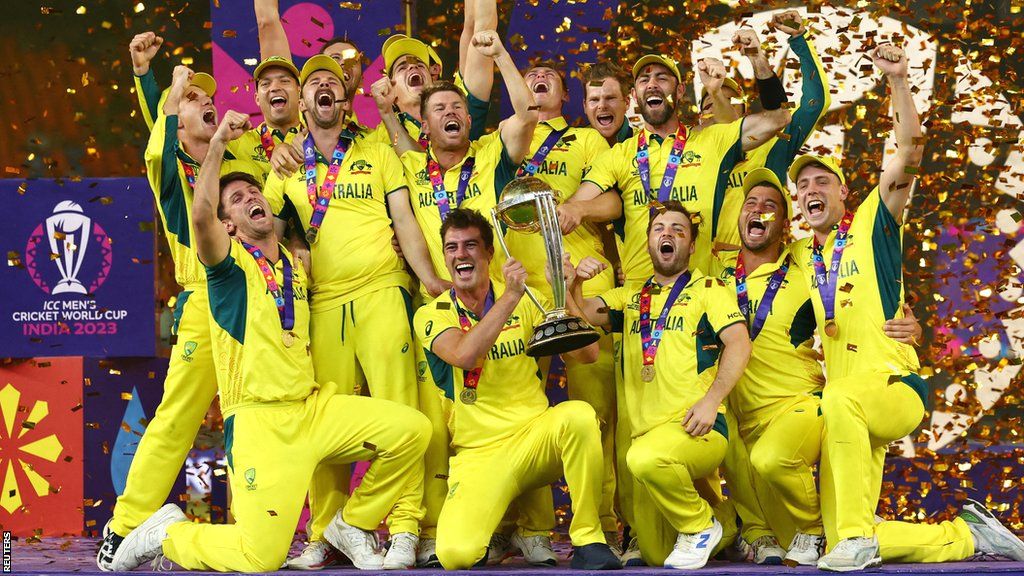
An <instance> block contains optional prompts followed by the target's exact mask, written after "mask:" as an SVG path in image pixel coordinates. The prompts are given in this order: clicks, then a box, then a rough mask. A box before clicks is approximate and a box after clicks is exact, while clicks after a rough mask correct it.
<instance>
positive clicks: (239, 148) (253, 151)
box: [233, 125, 299, 180]
mask: <svg viewBox="0 0 1024 576" xmlns="http://www.w3.org/2000/svg"><path fill="white" fill-rule="evenodd" d="M298 133H299V126H298V125H297V126H295V127H293V128H291V129H290V130H288V131H287V132H282V131H280V130H278V129H276V128H275V129H272V130H271V131H270V134H271V138H273V139H274V145H275V146H280V145H282V144H291V142H292V140H294V139H295V135H296V134H298ZM233 144H234V148H235V150H236V152H237V153H238V154H240V155H243V156H244V157H245V158H247V159H249V160H251V161H252V162H253V163H254V164H255V165H257V166H259V167H260V169H261V170H262V171H263V172H262V174H258V175H257V176H259V179H260V180H266V179H267V177H268V176H269V175H270V172H271V170H272V169H271V167H270V158H269V157H268V156H267V152H266V150H264V149H263V140H262V138H261V137H260V126H257V127H255V128H253V129H252V130H249V131H248V132H246V133H244V134H242V135H241V136H240V137H239V138H238V139H237V140H235V141H234V142H233Z"/></svg>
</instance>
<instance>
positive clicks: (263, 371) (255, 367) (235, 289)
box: [205, 241, 318, 416]
mask: <svg viewBox="0 0 1024 576" xmlns="http://www.w3.org/2000/svg"><path fill="white" fill-rule="evenodd" d="M280 249H281V251H282V253H284V254H286V255H287V257H288V260H289V261H290V262H291V263H292V264H293V266H292V278H293V280H292V282H293V284H292V286H293V291H294V294H295V300H294V302H295V325H294V327H293V328H292V329H291V332H292V333H293V334H294V338H295V340H294V343H293V344H292V346H291V347H286V346H285V345H284V341H283V339H282V334H283V333H284V329H283V328H282V327H281V319H280V315H279V314H278V311H277V304H276V303H275V302H274V296H273V295H272V294H271V293H270V290H269V289H268V288H267V282H266V280H265V279H264V278H263V273H262V272H261V271H260V267H259V265H257V264H256V260H255V259H254V258H253V257H252V255H251V254H249V252H248V251H247V250H246V249H245V247H244V246H242V244H241V243H240V242H235V241H232V242H231V249H230V251H229V252H228V255H227V257H226V258H225V259H224V260H223V261H222V262H220V263H219V264H216V265H214V266H210V267H206V271H205V273H206V279H207V280H206V281H207V285H208V286H209V294H210V313H211V314H210V331H211V335H212V341H213V352H214V358H217V362H216V367H217V387H218V390H219V391H220V408H221V410H222V411H223V412H224V415H225V416H229V415H231V414H232V413H234V412H235V411H236V410H238V409H239V408H243V407H245V406H248V405H253V404H263V403H268V402H298V401H302V400H304V399H305V398H306V397H308V396H309V395H310V394H312V393H313V391H314V390H316V389H317V388H318V385H317V383H316V381H315V380H314V379H313V361H312V359H311V358H310V356H309V305H308V294H307V278H306V274H305V272H304V271H303V269H302V265H301V264H299V263H298V262H296V261H295V258H294V257H293V256H292V255H291V254H290V253H289V252H288V251H287V250H286V249H285V248H284V246H281V247H280ZM273 266H274V276H275V278H276V279H277V283H278V286H280V287H281V288H282V290H283V287H284V260H283V259H281V258H279V259H278V260H277V262H273Z"/></svg>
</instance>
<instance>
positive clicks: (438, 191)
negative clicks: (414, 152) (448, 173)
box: [427, 148, 476, 222]
mask: <svg viewBox="0 0 1024 576" xmlns="http://www.w3.org/2000/svg"><path fill="white" fill-rule="evenodd" d="M475 162H476V159H475V158H473V157H472V156H470V157H469V158H466V160H465V161H463V163H462V171H461V172H459V187H458V188H457V189H456V191H455V207H456V208H458V207H459V206H460V205H461V204H462V201H463V200H465V199H466V189H467V188H469V178H470V176H472V175H473V164H474V163H475ZM427 174H429V175H430V187H431V188H432V189H433V190H434V203H435V204H437V212H438V214H440V215H441V222H444V221H445V220H446V219H448V213H449V212H451V211H452V207H451V203H450V202H449V201H448V192H447V191H446V190H445V189H444V174H442V173H441V165H440V164H438V163H437V160H434V158H433V156H431V155H430V149H429V148H427Z"/></svg>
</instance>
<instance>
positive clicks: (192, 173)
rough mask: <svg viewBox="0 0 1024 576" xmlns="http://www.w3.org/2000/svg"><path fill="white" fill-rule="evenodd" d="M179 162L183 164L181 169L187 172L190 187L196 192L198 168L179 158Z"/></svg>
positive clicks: (186, 176) (186, 178)
mask: <svg viewBox="0 0 1024 576" xmlns="http://www.w3.org/2000/svg"><path fill="white" fill-rule="evenodd" d="M178 162H179V163H180V164H181V169H182V170H184V172H185V180H187V181H188V187H189V188H192V189H193V190H194V189H195V187H196V167H195V166H193V165H192V164H190V163H188V162H186V161H184V160H182V159H181V158H178Z"/></svg>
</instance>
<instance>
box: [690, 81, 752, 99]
mask: <svg viewBox="0 0 1024 576" xmlns="http://www.w3.org/2000/svg"><path fill="white" fill-rule="evenodd" d="M722 88H732V89H733V90H734V91H735V92H736V93H737V94H739V95H740V98H742V97H743V87H742V86H740V84H739V82H737V81H735V80H733V79H732V78H725V79H724V80H722ZM707 95H708V89H707V88H706V87H703V86H702V87H701V89H700V101H701V102H703V101H704V97H706V96H707Z"/></svg>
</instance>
